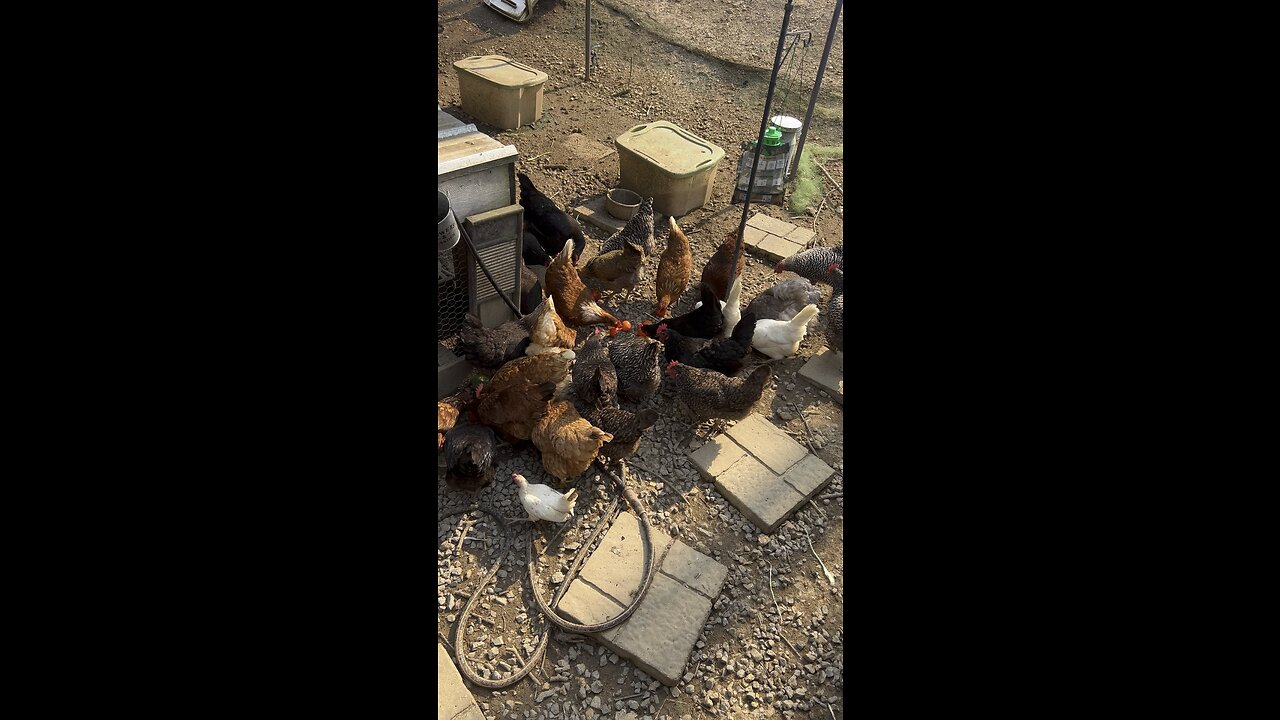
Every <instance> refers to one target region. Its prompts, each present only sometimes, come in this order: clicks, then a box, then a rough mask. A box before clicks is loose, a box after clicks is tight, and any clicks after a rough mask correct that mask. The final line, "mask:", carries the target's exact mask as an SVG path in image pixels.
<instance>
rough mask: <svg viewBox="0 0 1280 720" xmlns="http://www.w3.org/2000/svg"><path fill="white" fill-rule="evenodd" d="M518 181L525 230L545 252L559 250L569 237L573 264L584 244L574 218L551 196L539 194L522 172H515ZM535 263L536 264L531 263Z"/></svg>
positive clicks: (551, 252)
mask: <svg viewBox="0 0 1280 720" xmlns="http://www.w3.org/2000/svg"><path fill="white" fill-rule="evenodd" d="M516 177H517V178H519V180H520V207H522V208H524V223H525V229H526V230H528V231H529V232H530V233H531V234H532V235H533V236H534V238H535V239H537V240H538V241H539V243H540V244H541V245H542V248H543V250H545V251H546V253H547V255H549V256H554V255H558V254H559V253H560V250H561V248H563V247H565V246H566V245H568V241H569V240H573V264H574V266H575V267H576V266H577V264H578V258H580V257H582V251H583V250H584V249H585V248H586V247H587V238H586V236H584V235H583V234H582V228H581V227H579V226H578V221H577V220H574V219H573V218H571V217H569V215H568V214H567V213H566V212H565V211H563V210H561V209H560V206H559V205H556V204H555V202H553V201H552V200H551V198H549V197H547V196H546V195H543V194H542V192H541V191H540V190H538V188H536V187H534V186H533V181H532V180H530V179H529V176H528V175H525V174H524V173H516ZM533 264H534V265H537V264H539V263H536V262H535V263H533Z"/></svg>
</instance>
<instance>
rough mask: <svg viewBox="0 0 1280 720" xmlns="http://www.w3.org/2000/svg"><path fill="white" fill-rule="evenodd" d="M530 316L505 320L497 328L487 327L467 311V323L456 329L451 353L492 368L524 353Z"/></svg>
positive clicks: (480, 365)
mask: <svg viewBox="0 0 1280 720" xmlns="http://www.w3.org/2000/svg"><path fill="white" fill-rule="evenodd" d="M532 324H533V322H532V318H531V317H529V316H527V315H526V316H525V317H523V318H521V319H519V320H512V321H511V322H505V323H502V324H501V325H499V326H498V327H496V328H486V327H484V326H483V325H481V324H480V320H479V318H477V317H476V316H475V315H472V314H470V313H468V314H467V317H466V323H465V324H464V325H463V326H462V329H460V330H459V331H458V346H457V347H456V348H455V349H454V351H453V352H454V353H455V354H457V355H461V356H463V357H465V358H466V359H467V362H469V363H471V364H472V365H475V366H476V367H480V368H487V369H494V368H498V367H501V366H502V364H503V363H506V362H510V361H511V360H515V359H516V358H518V357H521V356H523V355H524V353H525V350H526V349H527V348H528V347H529V328H530V326H531V325H532Z"/></svg>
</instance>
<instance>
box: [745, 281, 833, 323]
mask: <svg viewBox="0 0 1280 720" xmlns="http://www.w3.org/2000/svg"><path fill="white" fill-rule="evenodd" d="M820 302H822V291H821V290H819V289H818V288H816V287H814V286H813V285H812V284H811V283H810V282H809V281H808V280H805V279H804V278H791V279H790V280H784V281H782V282H780V283H778V284H777V285H774V286H773V287H771V288H769V289H768V290H765V291H764V292H762V293H760V294H759V295H757V296H756V299H755V300H752V301H751V304H749V305H747V312H749V313H755V316H756V317H757V318H759V319H761V320H790V319H791V318H793V317H795V316H796V313H798V312H800V311H801V310H803V309H804V308H805V306H806V305H817V304H818V303H820ZM814 324H816V321H810V323H809V325H811V326H812V325H814Z"/></svg>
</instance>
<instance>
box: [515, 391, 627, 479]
mask: <svg viewBox="0 0 1280 720" xmlns="http://www.w3.org/2000/svg"><path fill="white" fill-rule="evenodd" d="M612 439H613V435H610V434H609V433H607V432H605V431H603V430H601V429H600V428H598V427H595V426H594V425H592V424H591V423H589V422H587V421H586V420H583V419H582V416H581V415H579V414H578V411H577V410H575V409H574V408H573V405H572V404H571V403H567V402H564V401H556V402H553V403H551V404H549V405H548V406H547V411H546V414H545V415H544V416H543V417H542V418H541V419H540V420H538V422H537V424H536V425H534V428H533V434H532V440H533V444H534V445H535V446H536V447H537V448H538V449H539V450H541V451H542V466H543V467H544V468H546V469H547V472H548V473H550V474H551V475H553V476H555V477H556V478H558V479H559V480H561V481H564V480H568V479H569V478H572V477H576V476H578V475H579V474H581V473H582V471H584V470H586V469H587V468H588V467H589V466H590V465H591V461H592V460H594V459H595V457H596V455H597V453H599V451H600V446H601V445H603V444H605V443H607V442H609V441H610V440H612Z"/></svg>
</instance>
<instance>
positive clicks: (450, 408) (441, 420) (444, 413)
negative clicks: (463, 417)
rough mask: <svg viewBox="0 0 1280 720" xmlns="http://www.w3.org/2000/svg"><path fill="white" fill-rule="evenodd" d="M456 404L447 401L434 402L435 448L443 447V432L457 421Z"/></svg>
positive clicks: (450, 428)
mask: <svg viewBox="0 0 1280 720" xmlns="http://www.w3.org/2000/svg"><path fill="white" fill-rule="evenodd" d="M458 412H459V409H458V406H457V405H454V404H453V403H448V402H437V403H436V435H438V436H439V437H437V438H436V448H437V449H439V448H443V447H444V434H445V433H447V432H449V431H450V430H452V429H453V426H454V424H456V423H457V422H458Z"/></svg>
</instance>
